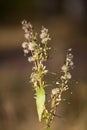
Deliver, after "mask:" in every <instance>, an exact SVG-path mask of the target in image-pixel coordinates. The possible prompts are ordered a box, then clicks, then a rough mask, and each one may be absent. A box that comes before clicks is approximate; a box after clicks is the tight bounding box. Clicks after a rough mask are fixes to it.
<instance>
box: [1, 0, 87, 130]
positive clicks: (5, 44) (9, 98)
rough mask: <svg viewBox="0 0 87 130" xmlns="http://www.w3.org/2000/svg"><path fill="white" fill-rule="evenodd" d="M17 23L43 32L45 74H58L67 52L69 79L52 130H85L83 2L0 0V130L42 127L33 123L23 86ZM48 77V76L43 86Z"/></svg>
mask: <svg viewBox="0 0 87 130" xmlns="http://www.w3.org/2000/svg"><path fill="white" fill-rule="evenodd" d="M23 19H26V20H28V21H30V22H31V23H32V24H33V25H34V27H35V29H36V31H39V32H40V29H41V26H42V25H44V26H45V27H47V28H48V29H49V32H50V36H51V38H52V40H51V42H50V43H49V45H50V46H51V47H52V50H51V52H50V56H49V61H48V63H47V68H48V69H49V70H50V71H53V72H59V71H60V68H61V65H62V64H63V63H64V60H65V54H66V50H67V49H68V48H72V49H73V51H72V53H73V55H74V69H73V72H72V76H73V79H72V81H71V86H70V90H69V91H68V92H67V93H65V94H64V95H63V97H66V99H67V101H66V102H61V104H60V106H59V108H58V111H57V115H60V118H59V117H55V119H54V122H53V124H52V130H58V129H59V130H60V129H61V130H87V1H86V0H7V1H6V0H0V130H41V129H43V128H44V126H45V123H44V122H43V123H42V124H41V123H39V122H38V117H37V112H36V107H35V99H34V98H33V94H34V91H33V89H32V88H31V85H30V83H29V76H30V73H31V68H32V64H30V63H28V61H27V58H25V57H24V55H23V50H22V47H21V44H22V42H23V41H24V32H23V30H22V27H21V21H22V20H23ZM54 78H55V77H52V76H49V77H48V81H52V80H55V79H54ZM71 91H72V95H71V94H70V92H71ZM68 102H70V104H69V103H68Z"/></svg>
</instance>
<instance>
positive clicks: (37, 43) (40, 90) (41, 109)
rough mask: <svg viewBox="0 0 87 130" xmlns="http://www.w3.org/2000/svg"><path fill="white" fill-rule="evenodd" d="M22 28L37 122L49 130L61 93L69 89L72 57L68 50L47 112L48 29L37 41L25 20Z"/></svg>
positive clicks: (35, 35) (43, 29)
mask: <svg viewBox="0 0 87 130" xmlns="http://www.w3.org/2000/svg"><path fill="white" fill-rule="evenodd" d="M22 28H23V30H24V32H25V34H24V36H25V39H26V40H25V42H23V43H22V47H23V50H24V55H25V56H26V55H27V54H28V53H31V55H30V56H29V55H27V56H28V61H29V62H33V63H34V66H33V67H32V73H31V76H30V82H31V83H32V84H33V89H34V90H35V99H36V106H37V113H38V117H39V121H41V119H42V118H43V119H45V120H46V125H47V128H50V124H51V122H52V120H53V118H54V116H55V113H56V108H57V107H58V105H59V104H60V102H61V100H62V98H61V96H62V93H63V92H64V91H66V90H67V89H69V86H68V81H69V80H70V79H71V77H72V76H71V73H70V69H72V68H73V61H72V60H73V55H72V54H71V49H69V50H68V51H67V55H66V62H65V64H64V65H63V66H62V67H61V71H62V75H61V76H60V78H58V79H59V80H58V81H56V83H55V86H57V87H55V88H53V89H52V91H51V96H50V99H51V100H50V110H48V109H47V104H46V94H45V87H46V86H48V84H47V83H46V82H45V79H44V77H45V75H46V74H47V73H48V70H47V68H46V66H45V65H44V62H46V61H47V59H48V51H49V50H50V47H48V41H49V40H50V36H49V33H48V29H46V28H45V27H42V29H41V33H40V35H39V39H40V40H38V35H37V33H34V30H33V27H32V25H31V24H30V23H28V22H27V21H26V20H24V21H23V22H22Z"/></svg>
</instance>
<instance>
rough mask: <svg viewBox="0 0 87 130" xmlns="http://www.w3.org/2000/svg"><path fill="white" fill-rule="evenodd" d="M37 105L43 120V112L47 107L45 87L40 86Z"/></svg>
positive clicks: (40, 117) (39, 115)
mask: <svg viewBox="0 0 87 130" xmlns="http://www.w3.org/2000/svg"><path fill="white" fill-rule="evenodd" d="M36 106H37V113H38V118H39V121H40V122H41V119H42V114H43V111H44V107H45V90H44V89H43V88H38V90H37V91H36Z"/></svg>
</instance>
